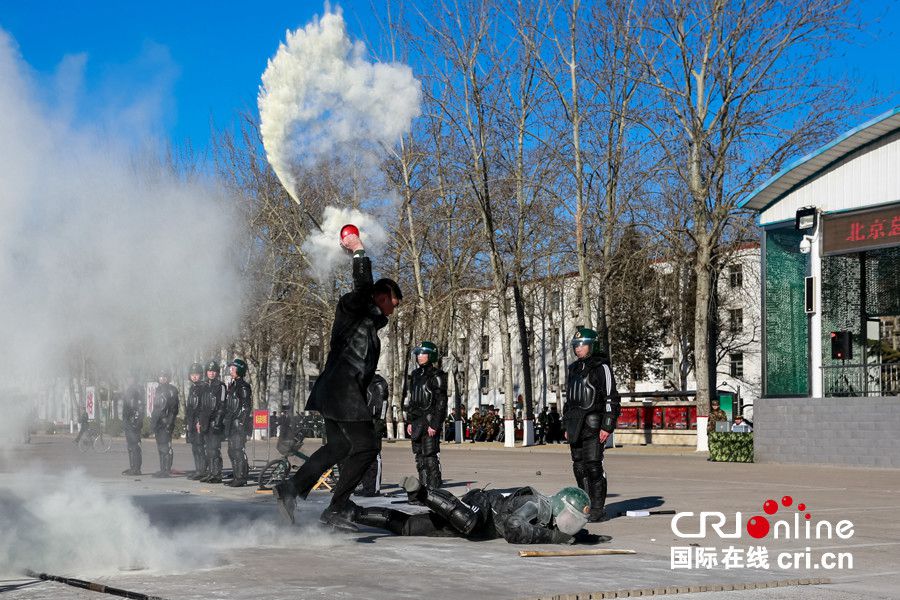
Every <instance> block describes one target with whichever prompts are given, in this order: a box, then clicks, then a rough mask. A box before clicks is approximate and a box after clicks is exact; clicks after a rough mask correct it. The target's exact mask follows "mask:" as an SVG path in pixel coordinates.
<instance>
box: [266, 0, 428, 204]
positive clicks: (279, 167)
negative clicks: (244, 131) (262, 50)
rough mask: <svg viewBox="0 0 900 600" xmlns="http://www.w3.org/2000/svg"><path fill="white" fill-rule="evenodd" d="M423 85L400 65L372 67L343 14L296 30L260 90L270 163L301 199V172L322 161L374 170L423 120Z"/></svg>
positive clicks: (327, 14) (272, 63)
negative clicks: (388, 149)
mask: <svg viewBox="0 0 900 600" xmlns="http://www.w3.org/2000/svg"><path fill="white" fill-rule="evenodd" d="M421 95H422V91H421V84H420V82H419V81H418V80H417V79H416V78H415V77H414V76H413V74H412V70H411V69H410V68H409V67H408V66H406V65H403V64H399V63H373V62H370V61H369V60H368V58H367V56H366V47H365V45H364V44H363V43H362V42H353V41H352V40H351V39H350V38H349V37H348V35H347V31H346V26H345V24H344V19H343V17H342V16H341V13H340V12H339V11H337V12H331V11H329V10H328V9H327V7H326V12H325V14H324V15H323V16H322V18H321V19H319V18H317V19H315V20H314V21H313V22H311V23H309V24H308V25H307V26H306V27H304V28H303V29H298V30H296V31H293V32H291V31H289V32H288V33H287V39H286V41H285V42H284V43H282V44H281V45H280V46H279V48H278V51H277V53H276V54H275V56H274V57H273V58H272V59H270V60H269V64H268V67H267V68H266V71H265V73H263V76H262V86H261V87H260V92H259V114H260V131H261V133H262V139H263V146H264V147H265V150H266V154H267V156H268V159H269V163H270V164H271V165H272V168H273V169H274V170H275V174H276V175H278V178H279V179H280V180H281V182H282V184H283V185H284V187H285V188H286V189H287V190H288V193H290V194H291V195H292V196H293V197H294V198H295V199H296V198H297V177H296V173H297V171H298V170H299V169H302V168H309V167H311V166H314V165H315V164H317V163H319V162H321V161H328V162H331V163H337V164H339V165H341V166H343V167H346V168H348V169H353V170H360V169H361V170H363V171H365V170H371V169H372V168H374V167H375V166H376V165H377V164H378V163H379V162H380V161H381V160H382V159H383V158H384V156H385V147H393V146H394V145H395V144H396V143H397V142H398V141H399V139H400V137H401V136H402V135H404V134H405V133H407V132H408V131H409V130H410V125H411V121H412V119H414V118H415V117H417V116H418V115H419V114H420V103H421Z"/></svg>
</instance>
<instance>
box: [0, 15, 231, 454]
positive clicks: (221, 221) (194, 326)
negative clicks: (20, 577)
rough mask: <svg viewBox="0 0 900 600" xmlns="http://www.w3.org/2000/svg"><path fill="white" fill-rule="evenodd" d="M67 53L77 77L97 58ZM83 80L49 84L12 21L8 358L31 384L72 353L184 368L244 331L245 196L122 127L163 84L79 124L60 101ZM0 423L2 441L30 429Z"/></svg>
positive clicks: (2, 221) (2, 176) (2, 276)
mask: <svg viewBox="0 0 900 600" xmlns="http://www.w3.org/2000/svg"><path fill="white" fill-rule="evenodd" d="M68 62H69V64H68V66H66V68H65V69H61V71H63V70H64V71H65V77H66V79H67V81H70V80H71V79H72V78H73V77H74V76H73V69H74V70H75V71H77V68H75V67H77V66H78V65H79V64H80V65H81V66H82V67H83V63H84V62H85V61H84V60H83V57H82V59H81V60H78V61H68ZM76 63H77V64H76ZM73 65H75V67H73ZM79 87H80V86H79V85H71V84H68V83H67V84H65V85H61V84H60V83H59V82H56V85H53V84H52V83H51V84H48V83H47V82H45V81H42V80H41V78H40V77H39V76H37V75H35V74H34V73H33V72H32V71H31V70H30V68H29V67H28V65H27V64H26V63H25V62H24V60H23V58H22V57H21V56H20V55H19V53H18V49H17V47H16V45H15V42H14V40H13V39H12V38H11V37H10V36H9V35H8V34H7V33H6V32H4V31H3V30H2V29H0V140H2V143H0V214H2V215H3V216H2V218H0V290H3V292H2V294H0V331H2V333H3V335H2V342H0V364H2V365H3V369H4V382H3V385H4V386H9V385H10V384H13V385H14V387H16V388H17V389H18V390H19V391H20V392H22V391H25V390H27V389H32V388H31V385H30V384H33V383H39V384H40V385H41V386H43V385H45V384H46V383H47V382H48V381H49V380H52V378H54V377H57V376H60V375H64V374H66V372H67V366H68V365H70V364H71V363H72V357H73V355H77V356H81V357H84V356H88V357H90V359H91V360H92V361H94V365H95V366H98V364H99V363H105V364H106V365H107V366H108V365H110V364H115V365H117V367H121V369H120V370H118V374H122V373H123V372H124V369H125V368H127V367H131V366H139V367H141V368H143V369H145V370H150V369H156V368H159V367H160V366H163V365H165V366H172V365H173V364H179V363H176V362H175V361H177V360H180V358H181V357H180V356H178V354H177V353H178V352H179V351H183V350H185V351H190V350H193V351H195V352H196V351H198V350H203V349H205V348H208V347H209V345H208V344H210V343H211V342H213V341H214V340H218V339H220V338H221V337H222V336H223V335H225V334H227V332H229V331H231V329H232V327H233V326H234V321H235V320H236V317H237V315H238V314H239V310H240V304H241V300H242V293H241V290H240V285H239V278H238V277H237V272H238V271H237V269H236V261H235V260H234V256H235V255H236V254H238V253H237V252H235V249H237V248H238V247H239V246H240V243H241V239H242V237H241V236H242V235H243V234H242V233H241V232H242V228H241V227H240V226H239V224H238V222H237V221H236V219H235V218H234V215H233V213H232V211H231V210H230V209H229V208H228V207H229V205H233V204H234V203H233V202H228V200H229V198H228V197H227V194H226V193H224V192H223V190H222V189H221V188H219V187H218V186H217V185H216V184H215V183H214V182H212V181H210V180H208V179H207V178H204V177H203V176H201V175H193V176H190V177H188V176H184V175H179V174H177V173H176V169H174V168H172V167H171V165H170V164H167V162H166V160H165V159H164V158H161V157H162V156H163V155H164V152H163V151H162V150H161V149H160V148H158V147H153V146H152V145H151V144H149V143H146V144H145V145H144V147H142V148H135V143H134V142H133V138H132V140H127V139H126V140H123V139H120V138H117V137H116V136H115V133H117V132H118V131H119V130H118V129H117V128H116V122H115V120H114V119H115V115H125V114H127V115H129V116H128V122H127V123H123V125H122V129H128V130H129V131H130V132H132V133H133V132H134V127H135V124H136V123H138V122H140V121H141V119H140V118H139V117H137V113H139V112H140V111H142V110H145V109H144V104H143V102H146V97H147V96H153V95H154V94H153V93H152V92H155V91H156V90H148V93H147V94H142V93H141V92H142V90H140V89H134V90H132V91H133V93H134V95H135V96H136V97H137V98H138V99H137V100H136V101H135V102H136V103H135V107H134V110H131V111H129V110H125V109H123V107H121V106H117V107H115V109H114V110H113V109H111V110H110V113H113V116H112V117H111V116H110V115H109V114H103V107H102V106H98V104H99V102H98V101H97V100H96V98H89V99H88V100H87V103H90V104H91V113H92V114H94V115H96V116H97V119H96V121H91V122H92V123H95V124H94V125H91V124H87V125H86V124H84V123H83V122H82V123H79V124H75V123H73V122H72V120H71V119H72V115H73V114H77V113H78V111H73V110H70V109H69V108H70V107H71V105H72V103H73V100H72V99H70V98H62V99H60V98H55V97H53V93H54V90H56V91H57V92H59V91H60V90H63V91H64V90H71V89H77V88H79ZM62 107H69V108H62ZM155 116H156V115H155V114H148V117H147V118H148V119H150V120H152V119H153V118H154V117H155ZM99 123H102V125H101V124H99ZM146 133H147V137H146V138H145V139H149V133H150V132H146ZM108 372H109V371H108ZM145 372H146V371H145ZM112 374H113V375H115V374H116V372H115V371H113V372H112ZM11 380H12V381H11ZM0 391H2V392H3V393H0V411H2V414H4V415H8V414H10V413H9V411H8V410H7V409H8V408H9V406H7V405H4V403H7V404H8V403H10V402H11V395H10V394H9V393H8V390H6V389H4V390H0ZM15 402H16V403H17V404H20V403H19V399H18V398H16V399H15ZM0 423H3V425H2V426H0V439H2V438H8V437H10V436H12V435H13V434H17V433H18V432H19V430H20V429H21V425H20V424H16V423H14V422H11V421H10V420H9V419H7V418H4V419H2V420H0Z"/></svg>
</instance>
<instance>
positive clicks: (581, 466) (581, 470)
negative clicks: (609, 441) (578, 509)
mask: <svg viewBox="0 0 900 600" xmlns="http://www.w3.org/2000/svg"><path fill="white" fill-rule="evenodd" d="M603 449H604V445H603V444H601V443H600V430H599V429H597V428H594V427H590V426H589V425H588V423H587V420H586V421H585V423H584V424H583V425H582V426H581V432H580V433H579V435H578V439H576V440H571V439H570V440H569V450H570V451H571V452H572V471H573V472H574V473H575V481H576V482H578V487H580V488H581V489H583V490H584V491H586V492H587V493H588V495H589V496H590V497H591V508H593V509H599V508H603V507H604V505H605V504H606V472H605V471H604V470H603Z"/></svg>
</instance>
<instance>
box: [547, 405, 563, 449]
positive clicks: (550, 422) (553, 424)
mask: <svg viewBox="0 0 900 600" xmlns="http://www.w3.org/2000/svg"><path fill="white" fill-rule="evenodd" d="M562 439H563V437H562V417H561V416H560V414H559V411H558V410H557V409H556V404H551V405H550V412H548V413H547V443H548V444H558V443H560V442H561V441H562Z"/></svg>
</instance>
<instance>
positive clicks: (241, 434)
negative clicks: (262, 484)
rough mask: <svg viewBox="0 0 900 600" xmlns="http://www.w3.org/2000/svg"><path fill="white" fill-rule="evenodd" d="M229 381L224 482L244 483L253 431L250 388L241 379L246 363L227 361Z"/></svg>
mask: <svg viewBox="0 0 900 600" xmlns="http://www.w3.org/2000/svg"><path fill="white" fill-rule="evenodd" d="M228 369H229V375H231V383H229V384H228V388H227V389H226V392H225V419H224V423H225V431H224V435H225V439H226V440H228V458H229V459H231V480H230V481H228V482H227V483H226V484H225V485H227V486H230V487H243V486H245V485H247V476H248V475H249V473H250V463H249V461H248V460H247V452H246V451H245V450H244V448H245V447H246V445H247V438H248V437H249V436H250V434H251V433H252V432H253V397H252V396H253V392H252V389H251V388H250V384H249V383H247V380H246V379H244V378H245V377H246V375H247V363H246V362H244V361H243V359H240V358H235V359H234V360H233V361H231V363H229V365H228Z"/></svg>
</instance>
